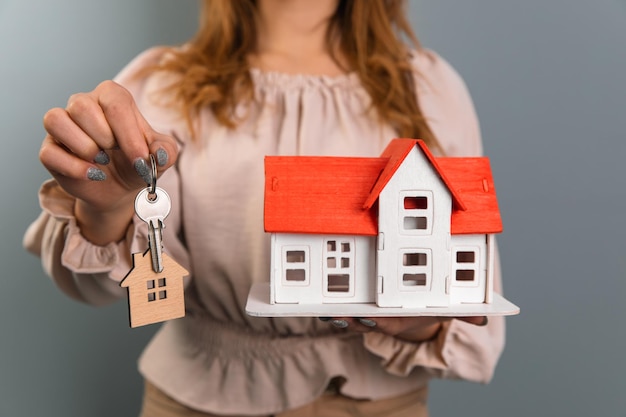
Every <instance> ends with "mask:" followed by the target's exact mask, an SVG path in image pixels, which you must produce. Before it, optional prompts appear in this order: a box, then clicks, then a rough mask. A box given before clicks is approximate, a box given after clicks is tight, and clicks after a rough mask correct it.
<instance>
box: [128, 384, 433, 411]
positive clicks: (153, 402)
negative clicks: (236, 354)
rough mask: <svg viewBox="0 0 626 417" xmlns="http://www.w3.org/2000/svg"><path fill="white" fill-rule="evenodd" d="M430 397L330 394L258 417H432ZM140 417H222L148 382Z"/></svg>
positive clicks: (421, 394) (424, 393)
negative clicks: (180, 400) (374, 397)
mask: <svg viewBox="0 0 626 417" xmlns="http://www.w3.org/2000/svg"><path fill="white" fill-rule="evenodd" d="M427 394H428V389H427V388H426V387H425V388H422V389H419V390H417V391H413V392H410V393H408V394H404V395H401V396H399V397H393V398H389V399H384V400H376V401H364V400H354V399H351V398H348V397H345V396H342V395H337V394H334V393H330V392H329V393H326V394H324V395H322V396H321V397H320V398H318V399H317V400H315V401H314V402H312V403H311V404H308V405H305V406H304V407H300V408H297V409H295V410H289V411H285V412H283V413H279V414H276V415H275V416H258V417H351V416H358V417H428V409H427V407H426V397H427ZM140 417H218V415H217V414H207V413H203V412H200V411H196V410H193V409H191V408H188V407H186V406H184V405H182V404H179V403H178V402H176V401H175V400H174V399H172V398H170V397H169V396H167V395H166V394H165V393H163V392H162V391H161V390H159V389H158V388H157V387H155V386H154V385H152V384H151V383H149V382H146V387H145V394H144V401H143V408H142V411H141V416H140ZM231 417H243V416H231Z"/></svg>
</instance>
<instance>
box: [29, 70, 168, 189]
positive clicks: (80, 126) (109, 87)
mask: <svg viewBox="0 0 626 417" xmlns="http://www.w3.org/2000/svg"><path fill="white" fill-rule="evenodd" d="M44 127H45V129H46V131H47V132H48V136H47V137H46V139H45V140H44V143H43V144H42V148H41V151H40V159H41V161H42V163H43V164H44V166H46V168H48V169H49V170H50V171H51V172H52V171H53V172H55V173H58V174H59V175H64V176H68V177H71V178H75V179H79V178H83V179H84V178H90V179H97V180H101V179H103V178H106V175H104V171H106V172H110V173H113V177H114V178H117V179H118V181H120V183H123V184H125V187H128V188H134V187H137V186H139V185H140V182H139V181H140V180H139V177H141V178H142V179H143V180H144V181H145V182H146V183H150V182H151V176H152V170H151V168H150V167H149V163H148V155H149V154H150V153H151V154H153V155H154V156H155V158H156V161H157V172H158V173H160V172H163V171H164V170H166V169H167V168H169V167H170V166H172V165H173V164H174V163H175V160H176V157H177V154H178V145H177V143H176V141H175V140H174V139H173V138H171V137H169V136H167V135H163V134H160V133H158V132H155V131H154V130H152V128H151V127H150V125H149V123H148V122H147V121H146V120H145V118H144V117H143V115H142V114H141V112H140V111H139V109H138V108H137V105H136V104H135V101H134V99H133V97H132V95H131V94H130V92H129V91H128V90H126V89H125V88H123V87H122V86H120V85H118V84H117V83H115V82H113V81H105V82H103V83H101V84H100V85H98V87H96V89H94V90H93V91H92V92H89V93H78V94H74V95H73V96H71V97H70V99H69V100H68V104H67V107H66V108H65V109H61V108H55V109H52V110H50V111H48V112H47V113H46V115H45V116H44ZM112 160H114V161H115V164H111V165H115V166H114V167H113V166H110V167H107V169H106V170H101V169H100V168H99V167H98V166H97V165H108V164H109V163H110V162H111V161H112Z"/></svg>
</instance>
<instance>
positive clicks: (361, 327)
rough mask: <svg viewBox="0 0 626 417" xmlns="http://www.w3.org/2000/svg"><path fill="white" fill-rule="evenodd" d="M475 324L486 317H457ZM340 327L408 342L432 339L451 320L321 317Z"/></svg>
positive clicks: (445, 318) (478, 324)
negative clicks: (381, 334) (375, 333)
mask: <svg viewBox="0 0 626 417" xmlns="http://www.w3.org/2000/svg"><path fill="white" fill-rule="evenodd" d="M456 319H457V320H462V321H465V322H468V323H471V324H474V325H477V326H484V325H486V324H487V317H484V316H480V317H458V318H456ZM322 320H323V321H328V320H330V322H331V323H332V324H333V325H334V326H336V327H340V328H349V329H351V330H355V331H357V332H361V333H368V332H380V333H384V334H386V335H389V336H394V337H396V338H398V339H402V340H406V341H409V342H424V341H427V340H431V339H433V338H434V337H435V336H437V333H438V332H439V330H440V329H441V326H442V325H443V323H445V322H447V321H450V320H452V318H448V317H368V318H362V317H359V318H356V317H343V318H332V319H330V318H322Z"/></svg>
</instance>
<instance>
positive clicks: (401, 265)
mask: <svg viewBox="0 0 626 417" xmlns="http://www.w3.org/2000/svg"><path fill="white" fill-rule="evenodd" d="M399 253H400V256H399V257H398V287H399V289H400V291H430V288H431V285H432V277H433V254H432V251H431V250H430V249H427V248H403V249H400V252H399ZM412 254H419V255H424V256H425V257H426V262H424V263H423V264H419V265H405V257H406V256H407V255H412ZM406 274H411V275H415V274H423V275H424V276H425V283H424V285H407V284H405V281H404V276H405V275H406Z"/></svg>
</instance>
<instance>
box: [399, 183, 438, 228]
mask: <svg viewBox="0 0 626 417" xmlns="http://www.w3.org/2000/svg"><path fill="white" fill-rule="evenodd" d="M399 198H400V201H399V202H398V203H399V204H398V207H399V213H398V227H399V228H400V233H401V234H404V235H430V234H432V233H433V219H434V215H433V213H434V211H433V201H434V200H433V192H432V191H428V190H419V191H417V190H413V191H401V192H400V196H399ZM407 198H425V199H426V208H405V206H404V202H405V199H407ZM406 219H425V220H426V227H425V228H406V225H405V222H406Z"/></svg>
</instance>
